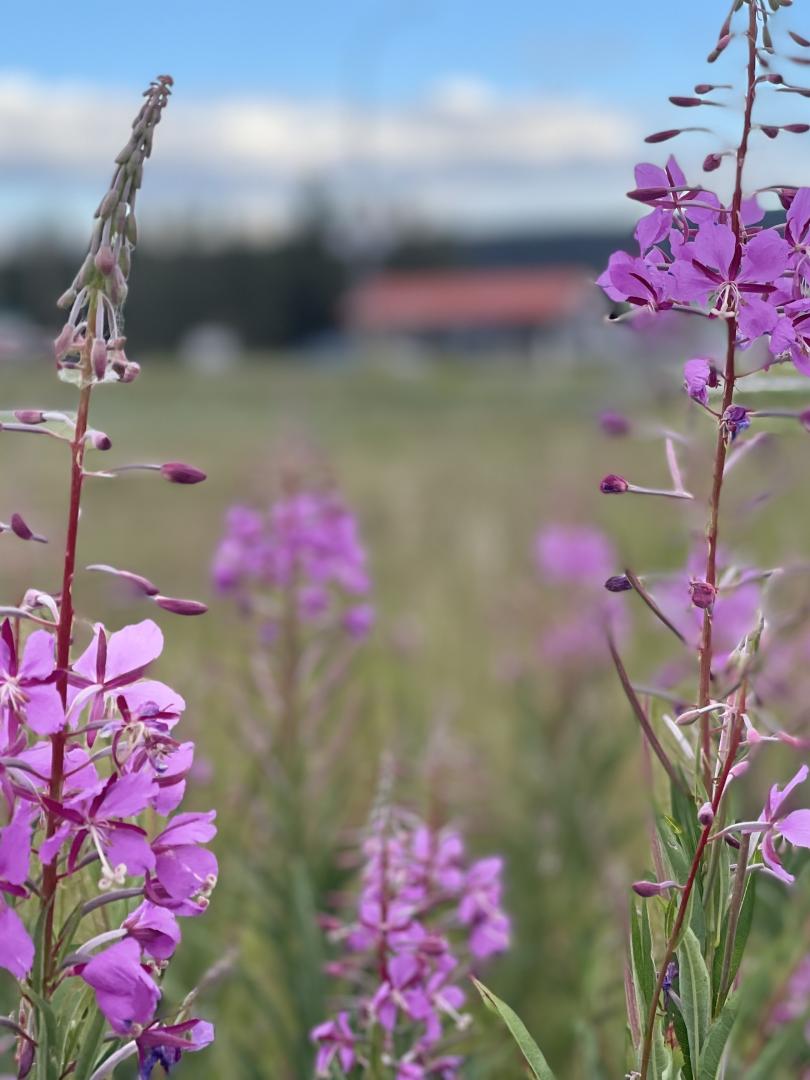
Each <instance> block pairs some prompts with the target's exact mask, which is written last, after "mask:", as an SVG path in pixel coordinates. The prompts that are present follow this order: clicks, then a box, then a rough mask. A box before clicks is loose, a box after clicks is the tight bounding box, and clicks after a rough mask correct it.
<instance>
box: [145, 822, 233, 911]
mask: <svg viewBox="0 0 810 1080" xmlns="http://www.w3.org/2000/svg"><path fill="white" fill-rule="evenodd" d="M215 817H216V814H215V813H214V811H213V810H211V811H209V812H208V813H205V814H200V813H190V814H178V815H177V817H176V818H174V819H173V820H172V821H170V822H169V824H168V825H167V826H166V828H165V829H164V830H163V831H162V832H161V833H160V834H159V835H158V836H157V837H155V839H154V840H153V842H152V851H153V852H154V859H155V862H154V869H155V882H154V885H152V883H150V886H152V887H150V889H148V890H147V896H149V897H150V899H152V900H153V902H154V903H156V904H159V905H160V906H162V907H169V908H172V907H174V906H175V905H179V906H180V908H181V910H182V911H183V913H184V914H190V913H191V912H190V911H188V910H186V909H185V908H184V902H186V901H190V900H192V898H195V897H200V896H202V897H203V898H206V899H207V897H208V895H209V894H210V893H211V890H212V889H213V887H214V886H215V885H216V879H217V870H218V867H217V860H216V856H215V855H214V854H213V852H211V851H208V849H207V848H204V847H200V845H201V844H205V843H207V842H208V841H209V840H212V839H213V837H214V836H216V832H217V830H216V826H215V825H214V823H213V822H214V818H215Z"/></svg>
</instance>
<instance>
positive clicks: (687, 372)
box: [683, 356, 717, 405]
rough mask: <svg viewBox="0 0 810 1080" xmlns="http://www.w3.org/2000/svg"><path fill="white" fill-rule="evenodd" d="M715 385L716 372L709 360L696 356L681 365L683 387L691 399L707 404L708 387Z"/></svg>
mask: <svg viewBox="0 0 810 1080" xmlns="http://www.w3.org/2000/svg"><path fill="white" fill-rule="evenodd" d="M710 386H717V372H716V371H715V369H714V365H713V364H712V362H711V360H707V359H706V358H705V357H702V356H696V357H695V358H694V359H693V360H687V361H686V363H685V364H684V366H683V388H684V390H685V391H686V392H687V394H688V395H689V397H690V398H692V400H693V401H697V402H699V403H700V404H701V405H708V404H709V391H708V387H710Z"/></svg>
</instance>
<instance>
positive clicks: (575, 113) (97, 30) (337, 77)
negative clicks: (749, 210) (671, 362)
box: [0, 0, 810, 248]
mask: <svg viewBox="0 0 810 1080" xmlns="http://www.w3.org/2000/svg"><path fill="white" fill-rule="evenodd" d="M663 7H664V5H661V4H654V3H650V0H617V2H615V3H613V2H609V0H328V2H321V3H312V2H303V0H302V2H298V3H296V2H295V0H284V2H280V0H272V2H264V3H262V2H259V0H231V2H230V3H229V4H224V3H217V4H210V3H206V2H205V0H202V2H199V0H198V2H196V3H193V2H190V0H165V2H164V3H163V4H162V5H153V11H152V12H150V9H149V8H148V7H147V6H146V5H131V4H125V3H120V2H118V3H115V2H111V0H106V2H103V3H102V2H100V0H84V2H83V3H82V4H81V5H72V4H67V3H64V0H60V2H58V3H57V2H56V0H38V2H37V3H36V4H35V5H28V6H26V5H24V4H15V5H13V6H12V5H7V6H6V10H4V19H3V29H4V41H5V42H6V43H13V46H12V47H8V46H7V49H6V51H5V54H4V55H2V54H0V248H2V247H3V246H6V247H7V246H8V245H9V244H11V243H14V242H16V241H18V240H19V238H20V236H21V235H25V234H26V233H28V232H30V230H31V228H34V227H36V228H37V229H39V230H40V231H42V230H43V229H48V228H51V227H53V228H58V229H59V230H60V231H62V232H64V233H66V234H69V235H71V236H73V235H75V236H78V235H79V234H83V232H84V231H86V218H87V215H88V214H89V213H90V212H92V208H93V206H94V205H95V203H96V202H97V200H98V190H99V185H100V184H102V185H103V182H104V180H105V179H106V177H107V173H108V171H109V164H108V163H109V162H110V160H111V158H112V156H113V155H114V153H115V152H116V150H117V149H118V144H119V143H122V142H123V141H124V139H125V136H126V129H127V126H128V118H129V116H131V115H132V113H133V112H134V111H135V109H136V108H137V103H138V94H139V92H140V89H141V88H142V87H143V86H144V85H145V83H146V82H147V81H148V79H149V78H150V77H151V76H152V75H153V74H155V73H157V72H164V71H168V72H170V73H171V74H172V75H174V77H175V80H176V95H175V98H174V100H173V102H172V106H171V109H170V111H169V114H168V116H167V117H166V120H165V124H164V125H162V126H161V129H160V132H159V134H158V139H157V148H156V153H155V157H154V160H153V161H152V162H150V169H149V177H148V180H147V185H146V189H145V193H144V198H145V201H146V205H147V206H148V207H149V209H150V219H151V220H152V221H154V222H156V223H157V231H158V232H159V233H160V235H161V236H165V235H167V234H170V233H172V232H174V233H177V232H182V231H183V230H184V229H187V228H188V227H189V225H190V223H191V222H193V223H195V226H197V227H199V228H201V229H204V230H207V231H209V232H211V233H214V234H223V233H224V234H230V233H233V232H238V233H240V234H242V235H247V236H249V237H252V238H254V239H263V238H264V237H266V236H268V235H272V234H275V233H278V231H279V230H282V229H284V228H285V227H287V225H288V224H289V221H290V218H291V214H292V213H293V212H294V208H295V205H296V203H297V201H300V193H301V191H302V190H305V189H306V187H307V186H308V185H310V184H312V183H313V182H314V183H315V184H318V185H320V186H321V187H322V188H323V189H324V190H326V191H327V193H328V194H329V196H330V198H331V199H332V200H333V201H334V202H335V204H336V205H337V206H338V207H339V208H340V211H341V213H342V215H343V216H344V217H345V218H346V220H347V221H355V222H356V221H358V220H359V221H362V223H363V230H364V231H365V232H366V233H370V234H371V235H372V237H375V236H377V235H378V234H380V235H384V234H386V233H387V232H390V231H391V230H392V229H393V228H394V227H395V226H396V225H401V224H402V223H403V222H405V223H407V224H410V225H412V226H414V225H415V226H418V227H428V228H446V227H450V228H460V229H471V228H472V229H477V230H479V231H480V230H485V229H492V228H503V227H505V226H509V227H526V228H554V227H559V226H560V225H566V226H567V225H570V224H572V223H584V224H586V225H588V226H589V227H590V226H593V225H600V224H601V225H603V226H606V225H612V224H615V223H616V222H617V221H622V220H624V221H628V222H629V221H630V220H631V219H632V215H633V213H634V212H636V211H637V210H638V207H635V208H634V207H633V206H632V205H631V204H628V203H627V202H626V201H625V200H624V199H623V193H624V192H625V191H626V190H627V189H628V188H629V187H630V186H631V174H632V164H633V162H634V160H639V159H640V158H647V159H649V158H652V159H654V160H655V159H656V157H658V158H661V157H665V156H666V153H667V152H668V150H669V146H666V147H664V148H658V150H657V152H656V153H652V152H651V151H650V150H646V152H645V150H643V149H642V142H641V140H642V138H643V135H644V134H645V133H646V132H648V131H650V130H654V129H658V128H663V127H668V126H675V125H676V124H677V123H679V122H683V121H684V115H683V113H682V112H679V111H678V110H675V109H674V108H673V107H672V106H670V105H668V104H667V102H666V98H667V96H668V95H669V94H671V93H688V92H690V88H691V86H692V85H693V84H694V83H695V82H696V81H704V80H705V79H706V78H709V77H711V76H715V77H717V76H720V78H719V79H718V81H725V76H728V75H729V74H730V75H731V76H732V77H734V76H736V75H737V74H739V69H740V67H741V60H742V57H741V51H740V47H739V46H740V45H741V43H736V45H734V46H732V47H731V48H730V49H729V50H728V55H727V56H726V57H725V58H724V61H723V63H721V65H718V68H719V70H718V71H713V70H712V69H708V68H707V66H706V63H705V57H706V54H707V52H708V51H709V49H710V48H711V46H712V45H713V43H714V41H715V39H716V34H717V31H718V28H719V24H720V23H721V22H722V19H723V17H724V15H725V11H726V5H725V0H722V2H721V0H716V2H715V0H680V3H679V4H677V5H670V6H669V7H668V8H667V9H666V11H662V8H663ZM805 7H810V5H805ZM798 8H799V5H798V4H797V5H796V6H795V7H794V8H792V9H790V10H788V11H785V12H784V13H782V14H781V15H780V16H779V21H780V22H781V23H782V24H786V25H787V26H791V27H794V28H795V29H798V30H800V31H802V32H804V33H805V34H806V35H808V36H810V10H804V11H803V13H802V14H799V12H798ZM733 100H734V99H733V98H732V102H733ZM797 105H798V106H800V109H799V113H797V112H796V107H797ZM779 106H780V109H781V111H782V113H784V114H785V115H784V116H782V115H781V113H780V117H779V119H784V120H787V119H791V120H792V119H807V115H806V114H810V103H808V102H806V101H805V102H801V101H800V102H798V103H797V102H795V101H787V100H786V99H785V98H784V97H782V98H781V99H780V100H779ZM791 109H792V110H793V111H792V112H791ZM788 114H789V115H788ZM701 119H703V118H702V117H701ZM711 119H712V121H716V122H717V123H718V124H719V125H720V129H721V130H720V133H719V135H718V136H717V137H716V138H715V137H713V139H714V141H711V140H710V139H708V138H707V137H705V136H698V137H697V138H696V139H695V140H694V142H693V143H692V144H689V145H685V146H684V148H683V149H681V146H680V145H678V147H677V150H678V154H679V156H683V158H684V160H685V162H686V164H687V166H690V167H692V168H698V167H699V163H700V161H701V160H702V158H703V156H704V155H705V153H706V152H707V151H708V150H709V149H715V148H719V147H720V146H722V145H724V144H725V141H726V139H727V137H728V138H730V129H728V130H723V125H724V122H725V121H726V119H729V120H733V114H732V112H731V111H730V110H729V112H728V113H725V112H724V111H723V110H712V116H711ZM689 120H690V121H692V122H694V114H690V116H689ZM800 143H801V145H800ZM767 159H768V162H769V164H770V166H771V170H772V172H773V171H774V170H776V171H778V172H779V176H778V179H779V180H781V181H785V180H787V179H789V174H790V176H794V177H796V178H797V179H798V180H799V182H801V180H802V178H803V177H805V178H810V144H808V149H805V148H804V143H803V142H801V141H797V140H793V141H791V140H789V139H787V138H783V139H780V140H779V141H778V142H777V143H774V144H768V147H767ZM797 173H800V174H801V175H798V176H797ZM721 179H722V178H721ZM770 179H773V175H771V177H770Z"/></svg>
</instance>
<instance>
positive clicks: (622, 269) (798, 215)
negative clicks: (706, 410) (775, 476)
mask: <svg viewBox="0 0 810 1080" xmlns="http://www.w3.org/2000/svg"><path fill="white" fill-rule="evenodd" d="M636 185H637V186H636V189H635V190H634V191H633V192H631V195H632V197H633V198H634V199H637V200H639V201H640V202H643V203H644V204H646V205H648V206H651V207H653V209H652V210H651V211H650V213H649V214H648V215H646V216H645V217H643V218H642V219H641V221H639V223H638V225H637V227H636V233H635V237H636V241H637V243H638V254H630V253H628V252H626V251H618V252H615V253H614V254H613V255H611V257H610V260H609V262H608V267H607V269H606V270H605V272H604V273H603V274H602V275H601V277H600V278H599V284H600V285H601V286H602V288H603V289H604V291H605V292H606V293H607V295H608V296H609V297H610V299H611V300H613V301H615V302H617V303H627V304H630V305H632V306H634V307H637V308H643V309H646V310H649V311H654V312H659V311H667V310H671V309H673V308H674V309H676V310H683V311H689V312H697V313H700V314H704V315H707V316H708V317H710V318H715V319H726V320H732V319H733V320H734V323H735V327H736V344H737V347H738V348H748V347H749V346H750V345H751V344H752V343H753V342H754V341H756V340H757V339H759V338H767V340H768V347H769V350H770V353H771V355H772V357H773V358H774V359H777V360H784V359H790V360H792V361H793V363H794V364H795V365H796V367H797V369H798V370H799V371H801V372H803V373H804V374H805V375H808V374H810V300H809V299H808V297H807V295H806V294H807V286H808V283H810V260H808V256H807V252H808V242H810V188H790V187H780V188H778V189H776V190H777V194H778V196H779V199H780V201H781V204H782V206H783V208H785V210H786V213H785V220H784V221H783V222H782V223H781V224H777V225H773V226H770V227H765V226H764V225H763V224H762V222H763V219H764V217H765V211H764V209H763V208H762V206H760V204H759V203H758V202H757V200H756V198H750V199H744V200H742V202H741V203H740V205H739V206H725V205H723V203H722V202H721V201H720V199H719V198H718V196H717V195H716V194H715V193H714V192H712V191H707V190H706V189H705V188H703V187H701V186H700V185H699V184H696V185H690V184H689V183H688V182H687V179H686V177H685V175H684V173H683V171H682V170H681V168H680V166H679V165H678V163H677V161H676V160H675V158H674V157H670V158H669V160H668V161H667V164H666V166H665V167H663V168H661V167H659V166H656V165H651V164H642V165H637V166H636ZM703 365H705V367H703ZM717 377H718V375H717V372H716V371H715V370H714V369H713V368H711V365H710V364H709V363H708V362H706V361H705V360H704V361H702V360H701V359H700V358H697V359H695V360H690V361H689V362H688V363H687V369H686V378H687V383H688V389H689V393H690V396H692V397H693V398H695V400H697V401H700V402H701V403H702V404H706V401H705V387H706V385H707V384H708V385H717Z"/></svg>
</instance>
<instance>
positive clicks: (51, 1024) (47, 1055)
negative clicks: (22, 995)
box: [25, 986, 59, 1080]
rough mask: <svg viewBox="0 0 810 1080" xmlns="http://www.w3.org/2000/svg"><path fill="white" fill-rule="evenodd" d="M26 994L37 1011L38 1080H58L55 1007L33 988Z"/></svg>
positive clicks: (28, 989)
mask: <svg viewBox="0 0 810 1080" xmlns="http://www.w3.org/2000/svg"><path fill="white" fill-rule="evenodd" d="M25 992H26V994H27V996H28V997H29V998H30V999H31V1000H32V1001H33V1003H34V1005H35V1006H36V1010H37V1052H36V1057H35V1059H34V1061H35V1063H36V1067H37V1080H57V1078H58V1076H59V1068H58V1065H57V1062H56V1060H55V1058H54V1053H55V1047H56V1045H57V1042H58V1039H57V1029H56V1017H55V1016H54V1011H53V1007H52V1006H51V1003H50V1002H49V1001H47V1000H46V999H45V998H44V997H42V996H41V995H40V994H38V993H37V991H36V990H34V989H33V987H31V986H28V987H26V991H25Z"/></svg>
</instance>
